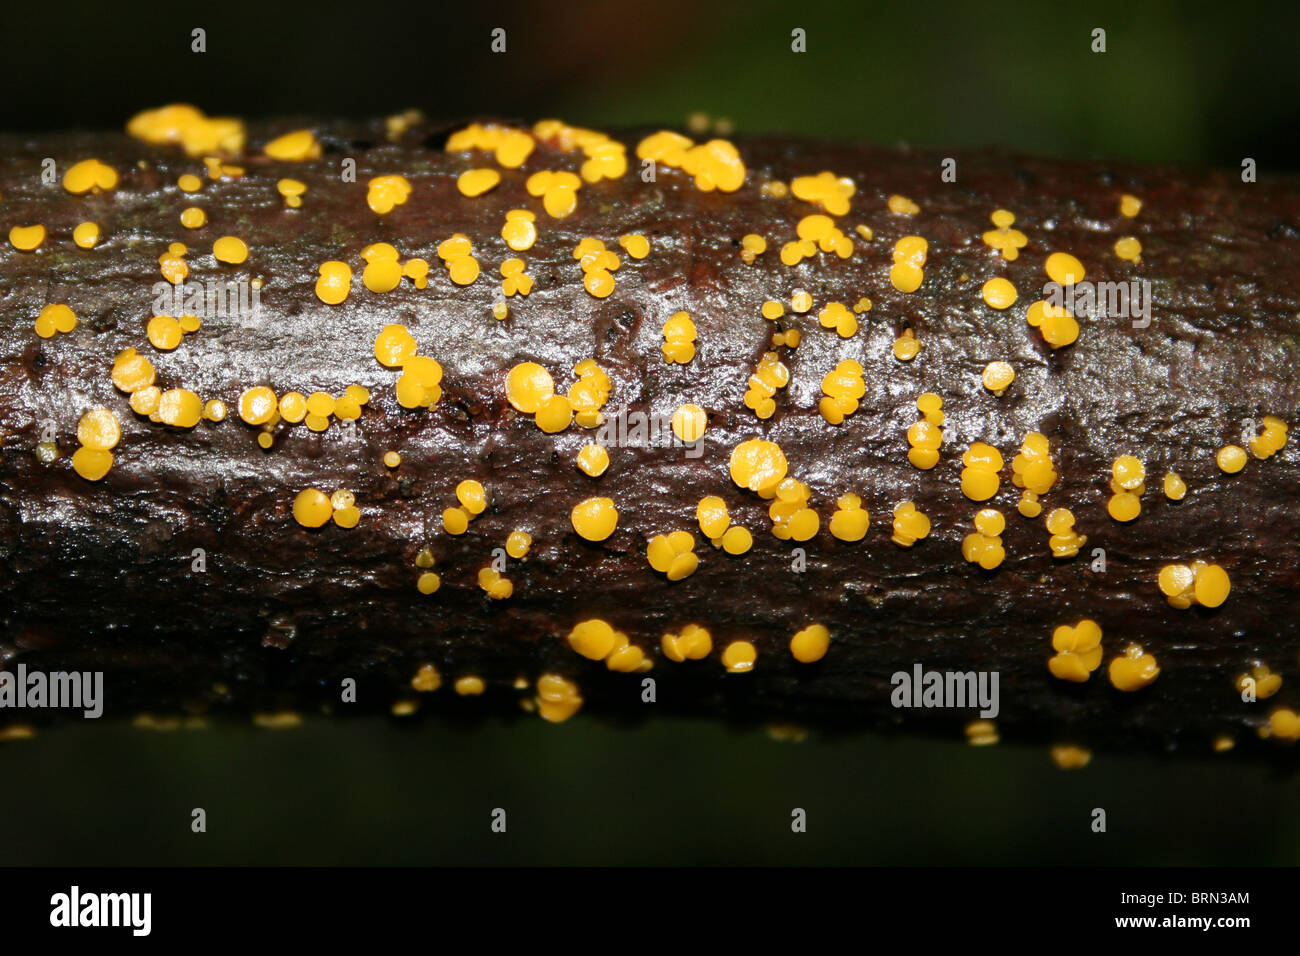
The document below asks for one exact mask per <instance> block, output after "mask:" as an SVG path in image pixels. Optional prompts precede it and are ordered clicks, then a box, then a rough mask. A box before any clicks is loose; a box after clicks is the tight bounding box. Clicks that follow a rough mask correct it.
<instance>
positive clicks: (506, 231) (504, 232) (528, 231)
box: [501, 219, 537, 252]
mask: <svg viewBox="0 0 1300 956" xmlns="http://www.w3.org/2000/svg"><path fill="white" fill-rule="evenodd" d="M501 238H502V239H504V240H505V241H506V245H508V246H509V247H510V248H511V249H513V250H514V251H515V252H523V251H525V250H527V249H531V248H532V247H533V243H535V242H536V241H537V227H536V226H535V225H534V224H533V223H532V221H531V220H527V219H507V220H506V224H505V225H504V226H502V227H501Z"/></svg>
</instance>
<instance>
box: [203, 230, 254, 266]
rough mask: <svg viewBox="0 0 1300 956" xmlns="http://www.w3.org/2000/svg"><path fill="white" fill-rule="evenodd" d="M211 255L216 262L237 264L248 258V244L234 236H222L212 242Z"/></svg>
mask: <svg viewBox="0 0 1300 956" xmlns="http://www.w3.org/2000/svg"><path fill="white" fill-rule="evenodd" d="M212 255H213V256H214V257H216V260H217V261H218V262H227V263H230V264H231V265H239V264H240V263H241V262H243V261H244V260H246V259H247V258H248V246H247V245H245V244H244V240H242V239H237V238H235V237H234V236H222V237H221V238H220V239H218V240H217V241H216V242H214V243H213V244H212Z"/></svg>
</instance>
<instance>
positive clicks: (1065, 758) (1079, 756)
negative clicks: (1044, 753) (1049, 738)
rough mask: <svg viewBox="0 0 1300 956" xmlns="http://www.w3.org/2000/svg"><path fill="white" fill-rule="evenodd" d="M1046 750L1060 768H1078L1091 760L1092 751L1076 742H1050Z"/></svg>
mask: <svg viewBox="0 0 1300 956" xmlns="http://www.w3.org/2000/svg"><path fill="white" fill-rule="evenodd" d="M1048 752H1049V753H1050V754H1051V757H1052V763H1054V764H1055V765H1056V766H1057V767H1058V768H1059V769H1061V770H1079V769H1082V768H1083V767H1086V766H1088V764H1089V763H1091V762H1092V751H1091V750H1089V749H1088V748H1087V747H1080V746H1078V745H1077V744H1052V746H1051V749H1050V750H1049V751H1048Z"/></svg>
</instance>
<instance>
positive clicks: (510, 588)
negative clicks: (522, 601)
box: [478, 567, 515, 601]
mask: <svg viewBox="0 0 1300 956" xmlns="http://www.w3.org/2000/svg"><path fill="white" fill-rule="evenodd" d="M478 586H479V587H480V588H482V589H483V591H484V593H485V594H487V596H488V597H490V598H492V600H494V601H504V600H505V599H507V598H508V597H510V596H511V595H512V594H514V593H515V586H514V583H513V582H511V581H510V579H509V578H506V577H503V576H502V575H501V572H499V571H497V570H496V568H492V567H487V568H480V569H479V572H478Z"/></svg>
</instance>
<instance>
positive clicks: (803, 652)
mask: <svg viewBox="0 0 1300 956" xmlns="http://www.w3.org/2000/svg"><path fill="white" fill-rule="evenodd" d="M830 643H831V633H830V631H828V630H827V629H826V628H825V627H824V626H823V625H821V624H810V625H808V626H807V627H805V628H804V629H803V630H801V631H798V632H797V633H796V634H795V635H794V637H792V638H790V653H791V654H792V655H794V659H795V660H797V661H799V662H800V663H801V664H811V663H812V662H813V661H819V660H821V659H822V658H823V657H825V656H826V651H827V650H828V649H829V648H830Z"/></svg>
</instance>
